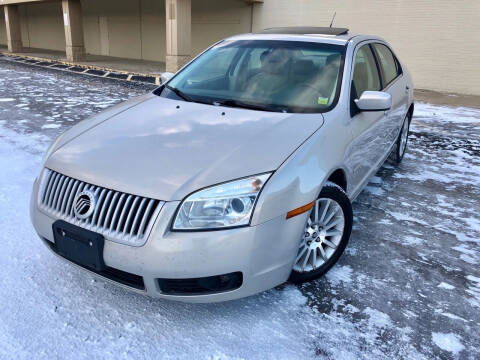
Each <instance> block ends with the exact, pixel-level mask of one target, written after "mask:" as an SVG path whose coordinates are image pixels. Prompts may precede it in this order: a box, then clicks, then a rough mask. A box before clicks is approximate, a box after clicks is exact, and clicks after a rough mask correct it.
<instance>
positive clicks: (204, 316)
mask: <svg viewBox="0 0 480 360" xmlns="http://www.w3.org/2000/svg"><path fill="white" fill-rule="evenodd" d="M152 88H153V87H151V86H148V85H139V84H133V83H127V82H122V81H115V80H108V79H99V78H91V77H87V76H83V75H78V74H70V73H65V72H60V71H55V70H49V69H41V68H38V67H36V68H34V67H29V66H28V65H23V64H18V63H14V62H11V61H8V59H2V58H0V156H1V157H3V159H2V160H0V161H1V164H0V165H5V164H6V165H5V166H6V167H7V168H8V167H11V168H12V169H13V170H12V176H11V177H7V176H6V175H2V176H0V192H1V193H0V215H2V214H3V219H2V220H1V221H0V224H1V225H2V226H3V227H4V228H5V229H6V230H5V232H4V234H3V235H0V240H1V242H3V243H5V244H7V245H6V248H4V251H3V253H2V254H0V265H2V268H10V269H14V270H12V271H11V273H9V274H7V275H8V276H5V274H4V277H3V278H0V286H2V287H3V288H4V290H3V291H2V290H0V303H1V304H3V305H4V307H3V310H0V319H1V320H0V348H2V346H3V349H2V350H0V358H3V356H5V358H7V356H8V354H11V352H15V353H16V354H20V355H21V356H19V358H27V357H28V355H29V354H31V353H32V352H36V353H37V354H38V355H39V357H40V358H47V357H52V356H54V357H56V356H58V357H60V358H65V357H69V356H73V355H72V351H74V352H75V354H76V355H78V354H79V356H78V357H77V358H86V357H87V356H86V355H91V356H92V357H93V358H110V357H111V358H114V357H115V355H118V354H120V355H121V356H119V357H121V358H131V357H136V358H139V357H151V356H152V355H153V354H157V355H158V356H160V355H161V356H163V358H182V357H183V355H184V356H185V357H189V356H193V355H196V356H198V358H209V359H210V358H211V359H227V358H235V359H237V358H262V359H266V358H276V359H280V358H285V359H287V358H290V359H291V358H296V357H298V358H314V357H317V358H326V359H373V358H380V359H383V358H385V359H387V358H389V359H392V358H395V359H397V358H398V359H413V358H418V359H424V358H425V359H454V358H460V359H478V358H480V349H479V345H480V326H479V323H480V315H479V312H480V270H479V264H480V216H479V212H480V201H479V199H480V130H479V129H480V110H478V109H470V108H453V107H445V106H438V105H435V106H434V105H429V104H417V106H416V110H415V113H414V118H413V121H412V128H411V135H410V140H409V148H408V153H407V155H406V156H405V158H404V160H403V162H402V164H401V165H400V166H398V167H395V166H394V165H393V163H392V162H390V161H387V163H385V165H384V166H383V167H382V168H381V169H380V170H379V171H378V173H377V174H376V175H375V177H373V178H372V180H371V181H370V183H369V184H368V186H367V188H366V189H365V190H364V191H363V192H362V193H361V194H360V196H359V197H358V198H357V200H356V202H355V203H354V215H355V219H354V230H353V233H352V237H351V239H350V244H349V246H348V247H347V250H346V252H345V254H344V255H343V256H342V258H341V259H340V261H339V262H338V264H337V265H336V266H335V267H334V268H333V269H332V270H331V271H330V272H329V273H328V274H327V275H326V276H325V277H324V278H322V279H319V280H317V281H314V282H312V283H309V284H304V285H301V286H298V287H297V286H293V285H291V284H285V285H282V286H280V287H278V288H277V289H273V290H271V291H268V292H265V293H263V294H260V295H257V296H253V297H250V298H248V299H243V300H239V301H234V302H229V303H227V304H220V305H190V304H176V303H170V302H166V301H159V300H152V299H148V298H145V297H142V296H139V295H136V294H131V293H129V292H127V291H124V290H123V289H119V288H117V287H115V286H113V285H110V284H105V283H103V282H101V281H100V282H97V281H93V280H92V278H91V277H90V275H87V274H85V273H84V272H82V271H79V270H77V269H74V268H73V267H71V266H70V265H67V264H66V263H63V262H61V261H60V260H58V259H56V258H54V257H53V256H52V255H51V254H50V253H48V252H47V250H46V249H44V248H43V245H42V244H40V242H39V240H38V239H36V237H35V235H34V232H33V230H32V229H31V226H30V223H29V219H28V213H27V211H28V194H24V193H25V192H28V191H29V188H28V186H29V185H30V184H27V183H28V181H27V180H28V179H29V176H31V174H34V173H36V172H38V166H39V163H40V159H41V153H42V152H43V151H44V150H45V148H46V146H47V145H48V143H49V142H51V141H52V140H53V139H54V138H55V136H57V135H59V134H60V133H62V132H63V131H65V130H66V129H68V128H69V127H70V126H72V125H73V124H75V123H77V122H78V121H81V120H82V119H84V118H86V117H88V116H90V115H93V114H95V113H97V112H99V111H101V110H102V109H105V108H107V107H110V106H112V105H114V104H116V103H118V102H121V101H123V100H126V99H128V98H131V97H133V96H137V95H140V94H143V93H145V92H147V91H149V90H150V89H152ZM2 149H3V150H2ZM2 151H3V152H2ZM9 156H11V157H12V159H17V158H18V159H19V160H18V161H17V160H15V162H13V160H12V161H10V162H9V160H8V159H7V157H9ZM19 163H23V164H24V165H21V164H20V165H19ZM6 170H7V169H4V171H6ZM15 174H16V175H15ZM14 175H15V176H14ZM31 180H33V177H32V178H31ZM7 190H8V191H7ZM8 192H11V194H16V195H15V196H16V197H17V198H22V199H23V200H22V201H23V202H22V203H21V204H17V202H16V200H17V198H15V199H14V198H13V197H14V195H10V194H9V193H8ZM7 206H8V207H13V209H15V211H13V212H12V211H10V210H8V211H7ZM22 224H23V225H24V226H23V228H24V229H23V228H22V230H20V234H19V235H18V236H19V237H20V238H21V239H22V241H23V242H24V244H26V245H24V246H20V247H14V246H13V245H11V237H9V236H7V235H6V234H10V236H11V235H12V234H18V231H19V230H18V226H20V227H22ZM15 229H17V230H15ZM14 231H16V232H14ZM27 245H28V246H27ZM32 249H34V250H35V255H32V253H31V250H32ZM25 258H28V259H29V260H31V261H29V262H28V264H26V263H25V262H24V259H25ZM38 273H40V274H41V275H39V276H36V275H37V274H38ZM17 278H21V281H17V280H18V279H17ZM14 280H15V281H14ZM50 280H55V281H54V282H53V283H51V282H50ZM17 284H18V285H17ZM46 284H48V291H45V290H44V289H45V288H44V287H42V286H45V285H46ZM7 288H8V291H7V290H5V289H7ZM29 296H31V298H30V300H25V297H26V298H28V297H29ZM22 298H23V299H24V301H25V303H23V302H17V300H18V299H22ZM107 300H108V304H107ZM98 303H99V304H100V305H99V307H97V304H98ZM51 309H55V310H52V312H49V311H50V310H51ZM85 309H88V311H86V310H85ZM40 312H44V313H45V314H46V315H44V314H43V313H42V315H40ZM12 314H14V315H12ZM112 314H114V316H113V317H112ZM60 315H61V316H60ZM32 318H33V319H36V320H34V321H31V319H32ZM208 322H210V325H208V326H207V325H206V323H208ZM42 324H49V325H50V326H51V329H50V331H47V330H45V329H39V327H42V326H43V325H42ZM62 324H63V325H62ZM65 324H68V325H65ZM85 324H87V325H85ZM190 327H192V328H190ZM27 332H28V333H29V334H30V335H29V337H30V338H32V339H33V341H32V342H31V343H28V342H27V341H26V340H25V341H23V340H21V339H20V338H21V337H22V334H23V335H24V334H25V333H27ZM167 332H168V333H170V334H166V333H167ZM172 332H173V334H174V335H171V333H172ZM95 333H98V334H101V335H102V336H103V337H104V338H105V339H107V340H108V341H109V342H108V341H107V342H105V341H106V340H105V341H101V340H98V341H96V342H95V341H93V340H92V338H95ZM49 336H51V337H52V338H55V340H54V341H53V344H52V343H50V342H49V341H46V339H47V338H48V337H49ZM62 336H63V337H62ZM122 336H123V337H122ZM172 336H173V337H172ZM19 337H20V338H19ZM168 344H173V347H171V348H168ZM87 349H88V350H87ZM2 355H3V356H2Z"/></svg>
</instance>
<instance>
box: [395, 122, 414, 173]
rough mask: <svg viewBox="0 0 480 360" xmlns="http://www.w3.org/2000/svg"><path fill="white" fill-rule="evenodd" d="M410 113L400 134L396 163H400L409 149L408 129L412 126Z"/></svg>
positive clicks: (396, 149)
mask: <svg viewBox="0 0 480 360" xmlns="http://www.w3.org/2000/svg"><path fill="white" fill-rule="evenodd" d="M410 117H411V115H410V113H408V114H407V116H406V117H405V120H404V121H403V125H402V129H401V130H400V134H399V135H398V139H397V145H396V146H395V163H397V164H400V163H401V162H402V159H403V156H404V155H405V152H406V151H407V143H408V131H409V128H410Z"/></svg>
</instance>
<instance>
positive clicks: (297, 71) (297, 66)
mask: <svg viewBox="0 0 480 360" xmlns="http://www.w3.org/2000/svg"><path fill="white" fill-rule="evenodd" d="M292 71H293V74H294V75H313V74H314V73H315V72H316V71H317V68H316V66H315V64H314V63H313V61H312V60H297V61H295V62H294V63H293V70H292Z"/></svg>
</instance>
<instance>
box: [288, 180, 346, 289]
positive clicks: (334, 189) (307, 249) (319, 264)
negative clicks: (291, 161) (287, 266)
mask: <svg viewBox="0 0 480 360" xmlns="http://www.w3.org/2000/svg"><path fill="white" fill-rule="evenodd" d="M352 220H353V214H352V205H351V203H350V200H349V199H348V197H347V195H346V194H345V192H344V191H343V189H342V188H341V187H340V186H338V185H336V184H334V183H330V182H328V183H327V185H325V187H324V188H323V189H322V191H321V192H320V195H319V197H318V199H317V200H316V201H315V206H314V207H313V208H312V210H311V212H310V216H309V218H308V220H307V224H306V225H305V230H304V232H303V234H302V239H301V241H300V247H299V249H298V253H297V256H296V258H295V263H294V265H293V270H292V273H291V275H290V281H292V282H294V283H301V282H305V281H310V280H313V279H316V278H318V277H320V276H322V275H323V274H325V273H326V272H327V271H328V270H329V269H330V268H331V267H332V266H333V265H334V264H335V263H336V262H337V261H338V259H339V258H340V256H341V255H342V253H343V251H344V250H345V247H346V246H347V243H348V240H349V238H350V233H351V232H352V222H353V221H352Z"/></svg>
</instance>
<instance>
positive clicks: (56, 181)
mask: <svg viewBox="0 0 480 360" xmlns="http://www.w3.org/2000/svg"><path fill="white" fill-rule="evenodd" d="M85 190H89V191H91V192H93V193H94V194H95V196H96V199H97V201H96V206H95V210H94V212H93V214H92V215H90V216H89V217H88V218H86V219H82V220H81V219H78V218H77V217H76V216H75V213H74V211H73V201H74V199H75V196H76V195H77V194H79V193H81V192H82V191H85ZM38 196H39V198H38V204H39V207H40V209H41V210H43V211H45V212H46V213H48V214H49V215H52V216H53V217H55V218H57V219H62V220H65V221H67V222H69V223H71V224H74V225H77V226H80V227H82V228H85V229H87V230H91V231H94V232H97V233H99V234H102V235H103V236H105V237H106V238H107V239H109V240H111V241H115V242H118V243H122V244H128V245H134V246H141V245H143V244H145V241H146V240H147V236H148V234H149V232H150V230H151V229H152V227H153V223H154V222H155V219H156V218H157V215H158V213H159V212H160V209H161V208H162V206H163V204H164V202H163V201H159V200H155V199H149V198H145V197H141V196H136V195H130V194H126V193H122V192H119V191H115V190H109V189H106V188H103V187H100V186H96V185H91V184H88V183H85V182H83V181H80V180H76V179H73V178H71V177H68V176H65V175H62V174H60V173H58V172H55V171H53V170H50V169H45V171H44V173H43V177H42V182H41V189H40V191H39V195H38Z"/></svg>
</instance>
